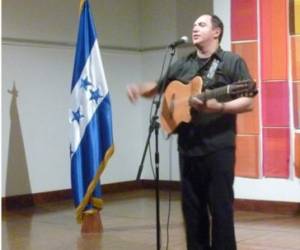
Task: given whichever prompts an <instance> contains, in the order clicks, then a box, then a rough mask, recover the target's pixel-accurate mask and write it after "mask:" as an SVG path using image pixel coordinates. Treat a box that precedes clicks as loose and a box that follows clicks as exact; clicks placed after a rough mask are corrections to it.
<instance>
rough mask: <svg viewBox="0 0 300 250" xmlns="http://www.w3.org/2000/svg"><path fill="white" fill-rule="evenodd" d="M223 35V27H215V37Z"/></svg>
mask: <svg viewBox="0 0 300 250" xmlns="http://www.w3.org/2000/svg"><path fill="white" fill-rule="evenodd" d="M220 35H221V29H220V28H219V27H216V28H214V38H218V37H220Z"/></svg>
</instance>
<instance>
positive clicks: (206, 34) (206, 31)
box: [192, 15, 220, 45]
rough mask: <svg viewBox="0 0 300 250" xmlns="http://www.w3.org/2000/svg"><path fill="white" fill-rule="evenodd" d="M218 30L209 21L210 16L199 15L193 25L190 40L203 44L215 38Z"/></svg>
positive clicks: (196, 43) (195, 43)
mask: <svg viewBox="0 0 300 250" xmlns="http://www.w3.org/2000/svg"><path fill="white" fill-rule="evenodd" d="M219 32H220V30H219V29H218V28H214V27H213V26H212V23H211V16H209V15H203V16H200V17H199V18H198V19H197V20H196V21H195V22H194V25H193V32H192V40H193V44H194V45H204V44H206V43H209V42H211V41H213V40H215V39H216V38H217V37H218V34H219Z"/></svg>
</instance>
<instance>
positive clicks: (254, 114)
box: [237, 96, 259, 134]
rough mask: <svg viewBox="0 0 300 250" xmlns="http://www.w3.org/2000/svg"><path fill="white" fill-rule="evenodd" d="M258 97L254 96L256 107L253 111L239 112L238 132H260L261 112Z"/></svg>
mask: <svg viewBox="0 0 300 250" xmlns="http://www.w3.org/2000/svg"><path fill="white" fill-rule="evenodd" d="M258 111H259V110H258V97H257V96H256V97H255V98H254V107H253V110H252V111H251V112H247V113H242V114H238V116H237V133H238V134H259V112H258Z"/></svg>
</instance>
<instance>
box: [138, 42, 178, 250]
mask: <svg viewBox="0 0 300 250" xmlns="http://www.w3.org/2000/svg"><path fill="white" fill-rule="evenodd" d="M175 47H176V46H174V45H170V46H168V49H169V50H170V58H169V62H168V68H167V72H166V77H165V78H164V82H163V83H162V86H161V88H160V90H159V93H158V95H156V96H158V100H157V101H156V100H155V98H156V96H155V97H154V98H153V103H154V104H155V105H156V107H155V112H154V114H153V116H152V117H151V119H150V126H149V131H148V137H147V140H146V144H145V148H144V152H143V156H142V160H141V163H140V166H139V170H138V174H137V177H136V180H137V181H139V180H140V178H141V174H142V171H143V166H144V161H145V157H146V153H147V149H148V147H149V144H150V138H151V135H152V132H153V131H155V200H156V249H157V250H160V249H161V239H160V238H161V237H160V236H161V235H160V209H159V208H160V206H159V150H158V134H159V127H160V125H159V122H158V118H159V117H158V115H157V114H158V110H159V107H160V103H161V98H162V94H163V92H164V89H165V86H166V84H167V79H168V74H169V71H170V66H171V63H172V60H173V57H174V55H175ZM150 157H151V156H150Z"/></svg>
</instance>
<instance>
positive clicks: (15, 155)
mask: <svg viewBox="0 0 300 250" xmlns="http://www.w3.org/2000/svg"><path fill="white" fill-rule="evenodd" d="M8 93H9V94H11V96H12V99H11V105H10V132H9V142H8V143H9V146H8V158H7V174H6V189H5V196H6V197H9V196H16V195H24V194H26V199H24V202H25V203H26V204H22V205H23V206H32V205H33V198H32V196H31V193H32V191H31V186H30V179H29V173H28V166H27V161H26V154H25V147H24V141H23V135H22V130H21V123H20V119H19V112H18V105H17V97H18V91H17V88H16V84H15V82H14V85H13V88H12V90H8ZM28 196H29V197H28ZM16 199H17V197H16ZM20 199H21V197H20ZM14 200H15V199H7V200H6V202H5V207H6V208H13V207H15V206H16V205H17V204H20V203H22V201H21V200H19V199H18V200H17V202H15V201H14Z"/></svg>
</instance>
